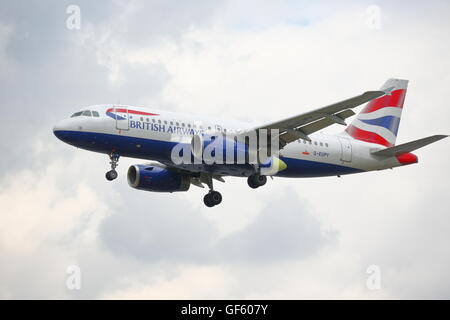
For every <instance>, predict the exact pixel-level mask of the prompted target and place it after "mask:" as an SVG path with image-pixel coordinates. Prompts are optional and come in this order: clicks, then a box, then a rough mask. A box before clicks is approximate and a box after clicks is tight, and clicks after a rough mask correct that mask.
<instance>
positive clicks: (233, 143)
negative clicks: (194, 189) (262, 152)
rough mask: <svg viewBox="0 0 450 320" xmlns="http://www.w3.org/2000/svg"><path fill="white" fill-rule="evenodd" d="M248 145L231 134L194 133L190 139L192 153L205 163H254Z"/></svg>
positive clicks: (255, 159)
mask: <svg viewBox="0 0 450 320" xmlns="http://www.w3.org/2000/svg"><path fill="white" fill-rule="evenodd" d="M249 149H250V148H249V146H248V145H247V144H246V143H244V142H241V141H238V140H237V139H234V138H233V136H226V135H208V134H196V135H194V136H193V137H192V140H191V150H192V155H193V156H194V157H195V158H196V159H202V160H203V161H204V162H206V163H207V164H212V163H219V164H222V163H249V161H250V162H253V163H256V161H257V157H256V154H255V156H254V157H252V156H251V155H252V153H251V151H250V150H249Z"/></svg>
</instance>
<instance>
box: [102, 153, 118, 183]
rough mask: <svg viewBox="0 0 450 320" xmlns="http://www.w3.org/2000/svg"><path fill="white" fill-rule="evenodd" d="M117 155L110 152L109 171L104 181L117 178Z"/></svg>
mask: <svg viewBox="0 0 450 320" xmlns="http://www.w3.org/2000/svg"><path fill="white" fill-rule="evenodd" d="M119 157H120V156H119V154H117V153H115V152H112V153H110V155H109V159H110V160H111V161H110V164H111V170H110V171H108V172H107V173H106V174H105V177H106V180H108V181H112V180H114V179H116V178H117V176H118V174H117V171H116V167H117V163H118V162H119Z"/></svg>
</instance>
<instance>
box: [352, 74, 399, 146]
mask: <svg viewBox="0 0 450 320" xmlns="http://www.w3.org/2000/svg"><path fill="white" fill-rule="evenodd" d="M407 87H408V80H400V79H389V80H388V81H386V83H385V84H384V85H383V86H382V87H381V89H380V91H384V92H386V95H384V96H382V97H379V98H377V99H374V100H372V101H370V102H369V103H367V105H366V106H365V108H364V109H363V110H362V111H361V112H360V113H359V114H358V116H357V117H356V119H355V120H353V122H352V123H351V124H350V125H349V126H348V127H347V129H346V130H345V131H346V132H347V133H348V134H349V135H350V136H351V137H353V138H354V139H356V140H361V141H365V142H370V143H376V144H380V145H383V146H386V147H392V146H393V145H395V140H396V138H397V132H398V126H399V124H400V118H401V116H402V110H403V102H404V101H405V96H406V89H407Z"/></svg>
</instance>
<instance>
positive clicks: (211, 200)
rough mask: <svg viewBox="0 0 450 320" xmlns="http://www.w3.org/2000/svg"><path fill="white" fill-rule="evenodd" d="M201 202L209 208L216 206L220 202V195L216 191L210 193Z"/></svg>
mask: <svg viewBox="0 0 450 320" xmlns="http://www.w3.org/2000/svg"><path fill="white" fill-rule="evenodd" d="M203 202H204V203H205V205H206V206H207V207H209V208H211V207H214V206H217V205H218V204H220V203H221V202H222V195H221V194H220V192H217V191H210V192H209V193H207V194H206V195H205V196H204V197H203Z"/></svg>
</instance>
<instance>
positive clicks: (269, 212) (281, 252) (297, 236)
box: [219, 189, 337, 263]
mask: <svg viewBox="0 0 450 320" xmlns="http://www.w3.org/2000/svg"><path fill="white" fill-rule="evenodd" d="M336 240H337V233H336V231H332V230H324V229H323V227H322V226H321V225H320V223H319V221H318V220H317V218H315V217H314V216H313V215H312V214H311V213H310V212H308V210H307V209H306V208H305V206H304V205H303V203H302V200H301V199H299V198H297V197H296V196H295V193H294V192H293V190H290V189H287V190H284V193H283V195H282V196H281V197H274V198H273V199H272V200H271V201H270V202H269V203H268V205H267V206H266V207H265V208H264V209H263V210H262V211H261V213H260V215H259V216H258V218H257V219H255V220H254V221H253V222H251V223H250V225H248V226H247V227H246V228H244V229H243V230H241V231H238V232H236V233H233V234H231V235H229V236H228V237H226V238H225V239H224V240H223V241H222V243H221V244H220V246H219V248H220V251H222V252H223V253H224V255H225V256H226V259H227V260H228V261H230V262H241V261H244V262H249V261H252V262H255V263H259V262H267V263H270V262H280V261H282V260H292V259H294V260H302V259H305V258H307V257H309V256H311V255H314V254H315V253H317V252H318V251H319V250H320V249H321V248H322V247H323V246H326V245H332V244H333V243H334V242H335V241H336Z"/></svg>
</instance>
